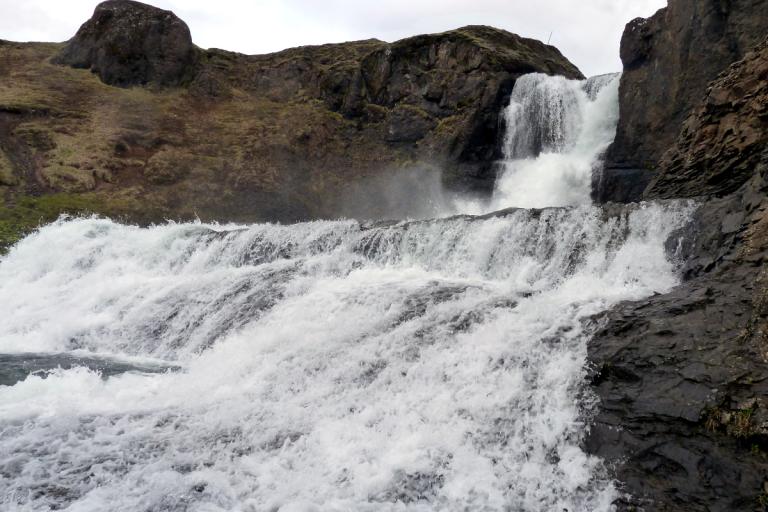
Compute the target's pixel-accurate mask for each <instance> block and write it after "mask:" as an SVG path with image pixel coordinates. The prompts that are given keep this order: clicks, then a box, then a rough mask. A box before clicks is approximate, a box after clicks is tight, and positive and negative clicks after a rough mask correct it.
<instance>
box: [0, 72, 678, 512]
mask: <svg viewBox="0 0 768 512" xmlns="http://www.w3.org/2000/svg"><path fill="white" fill-rule="evenodd" d="M616 86H617V81H616V80H615V77H612V76H608V77H599V78H596V79H592V80H589V81H584V82H573V81H567V80H564V79H561V78H553V77H544V76H542V75H530V76H526V77H523V78H522V79H520V80H519V81H518V83H517V86H516V88H515V91H514V93H513V95H512V99H511V102H510V106H509V108H508V110H507V112H506V117H507V119H508V123H509V124H508V128H507V131H508V133H507V137H506V142H505V146H506V161H505V164H504V167H505V169H504V171H503V173H502V174H501V175H500V177H499V180H498V183H497V190H496V192H495V194H494V197H493V199H492V204H493V207H494V209H501V208H506V207H510V206H517V207H525V208H530V207H544V206H559V207H560V208H546V209H543V210H526V209H510V210H505V211H502V212H499V213H496V214H490V215H485V216H480V217H477V216H469V215H458V216H454V217H449V218H442V219H433V220H423V221H401V222H386V223H385V222H379V223H362V222H358V221H354V220H338V221H316V222H309V223H302V224H296V225H272V224H259V225H207V224H202V223H188V224H172V223H171V224H167V225H161V226H155V227H150V228H139V227H135V226H128V225H122V224H119V223H116V222H113V221H112V220H109V219H102V218H81V219H60V220H59V221H57V222H55V223H53V224H50V225H47V226H45V227H43V228H41V229H39V230H38V231H37V232H36V233H33V234H32V235H30V236H28V237H27V238H26V239H24V240H23V241H21V242H20V243H18V244H17V245H16V246H15V247H13V248H12V249H11V251H10V252H9V253H8V254H7V255H6V256H3V257H2V259H1V260H0V305H1V306H2V314H3V321H2V322H0V384H2V385H0V475H1V476H2V478H0V508H1V509H3V510H12V511H13V510H20V511H21V510H23V511H27V510H51V509H63V508H66V507H69V508H68V510H73V511H76V512H80V511H105V510H120V511H129V510H131V511H133V510H136V511H158V512H159V511H182V510H183V511H200V512H212V511H254V512H256V511H281V512H305V511H410V510H412V511H438V510H440V511H464V510H471V511H483V510H488V511H562V510H568V511H571V512H573V511H605V510H610V509H611V506H612V505H611V504H612V502H613V501H614V500H615V499H616V498H617V497H618V490H617V487H616V485H615V484H614V483H613V482H612V481H611V479H610V477H609V475H608V474H607V472H606V471H605V469H604V468H603V467H602V465H601V461H600V460H599V459H596V458H594V457H592V456H589V455H587V454H586V453H585V452H584V451H583V450H582V448H581V441H582V440H583V437H584V434H585V431H586V429H587V428H588V425H589V421H590V417H591V412H592V411H593V409H594V407H595V403H594V398H593V397H592V395H591V394H590V391H589V388H588V386H587V384H586V382H585V375H586V369H585V361H586V341H587V340H588V338H589V336H590V333H591V332H592V331H591V330H592V329H593V328H594V325H593V324H594V322H593V321H592V320H591V319H592V318H593V317H595V315H597V314H598V313H600V312H603V311H605V310H607V309H608V308H610V307H611V306H612V305H614V304H617V303H618V302H620V301H624V300H632V299H639V298H642V297H645V296H648V295H651V294H653V293H657V292H665V291H667V290H669V289H671V288H672V287H673V286H675V285H676V283H677V277H676V266H677V263H678V262H677V261H676V258H675V256H676V255H675V254H674V250H671V249H670V247H675V245H676V244H675V243H674V242H675V240H674V239H672V238H673V237H675V236H678V235H676V233H678V232H680V231H681V230H680V228H682V227H683V226H684V225H685V224H686V223H687V221H688V217H689V215H690V213H691V210H692V206H691V205H689V204H683V203H673V202H668V203H658V204H643V205H632V206H627V207H625V208H615V209H612V210H611V211H610V212H608V211H603V210H602V209H600V208H598V207H595V206H592V205H591V204H590V200H589V179H590V177H591V172H592V168H593V166H594V164H595V162H596V161H597V159H599V156H600V153H602V151H604V150H605V147H606V146H607V144H609V143H610V140H611V138H612V136H613V134H612V131H613V130H614V129H615V121H616V120H615V110H616V108H617V106H616V92H615V88H616ZM670 251H671V252H670Z"/></svg>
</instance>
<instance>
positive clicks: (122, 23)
mask: <svg viewBox="0 0 768 512" xmlns="http://www.w3.org/2000/svg"><path fill="white" fill-rule="evenodd" d="M195 59H196V51H195V47H194V45H193V44H192V37H191V35H190V33H189V28H188V27H187V24H186V23H184V22H183V21H182V20H180V19H179V18H177V17H176V15H175V14H173V13H172V12H171V11H165V10H162V9H158V8H156V7H153V6H151V5H146V4H143V3H140V2H134V1H131V0H108V1H106V2H102V3H100V4H99V5H98V6H97V7H96V10H95V11H94V13H93V17H91V19H90V20H88V21H86V22H85V23H84V24H83V26H82V27H80V30H78V31H77V34H75V37H73V38H72V39H71V40H70V41H69V42H68V43H67V45H66V46H65V47H64V48H63V49H62V51H61V52H60V53H59V54H58V55H57V56H56V57H55V59H54V62H56V63H59V64H65V65H69V66H74V67H78V68H88V69H91V70H92V71H93V72H94V73H96V74H97V75H99V77H100V78H101V80H102V81H103V82H104V83H107V84H110V85H116V86H120V87H127V86H131V85H146V84H157V85H161V86H173V85H179V84H180V83H182V82H183V81H185V80H187V79H189V78H190V77H191V73H192V69H193V65H194V63H195Z"/></svg>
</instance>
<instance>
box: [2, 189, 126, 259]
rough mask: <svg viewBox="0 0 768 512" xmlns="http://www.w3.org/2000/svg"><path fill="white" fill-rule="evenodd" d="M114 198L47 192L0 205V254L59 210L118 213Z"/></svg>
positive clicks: (43, 223)
mask: <svg viewBox="0 0 768 512" xmlns="http://www.w3.org/2000/svg"><path fill="white" fill-rule="evenodd" d="M114 202H115V201H114V199H112V200H110V201H109V203H110V204H109V205H108V204H107V201H106V200H105V199H104V198H102V197H99V196H97V195H95V194H63V193H62V194H50V195H45V196H40V197H32V196H21V197H19V198H18V200H17V201H16V204H15V205H14V206H7V205H2V206H0V254H2V253H5V252H6V251H7V250H8V249H9V248H10V247H11V246H12V245H13V244H15V243H16V242H18V241H19V240H21V239H22V238H24V237H25V236H26V235H28V234H29V233H31V232H32V231H34V230H35V229H37V228H38V227H40V226H42V225H45V224H47V223H49V222H53V221H54V220H56V219H57V218H58V217H59V216H60V215H61V214H63V213H67V214H71V215H87V214H92V213H103V214H109V213H110V212H114V213H117V212H118V211H119V210H118V209H116V207H115V204H114Z"/></svg>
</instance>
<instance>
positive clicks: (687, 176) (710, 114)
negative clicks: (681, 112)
mask: <svg viewBox="0 0 768 512" xmlns="http://www.w3.org/2000/svg"><path fill="white" fill-rule="evenodd" d="M766 146H768V40H766V41H764V42H763V43H762V44H761V45H759V46H758V47H757V48H755V49H754V50H753V51H752V52H750V53H748V54H747V56H746V57H745V58H744V59H742V60H740V61H738V62H736V63H734V64H732V65H731V67H730V68H729V69H728V70H727V71H725V72H723V73H722V74H721V75H720V77H718V79H717V80H715V81H714V82H713V83H712V84H710V86H709V88H708V89H707V93H706V97H705V98H704V101H703V102H702V103H701V104H700V105H699V106H698V107H697V108H696V110H694V112H693V113H692V114H691V116H690V117H689V118H688V120H687V121H686V122H685V125H684V126H683V130H682V131H681V133H680V135H679V136H678V138H677V142H676V143H675V145H674V146H673V147H672V148H670V149H669V151H667V152H666V153H665V155H664V157H663V158H662V160H661V162H660V163H659V170H658V173H657V174H656V177H655V179H654V181H653V183H652V184H651V186H650V187H649V189H648V191H647V193H646V197H648V198H656V197H662V198H664V197H692V196H704V195H717V196H723V195H726V194H729V193H731V192H733V191H735V190H736V189H738V188H739V187H740V186H741V185H743V184H744V183H745V182H746V181H747V180H748V179H749V178H750V177H751V176H752V173H753V172H754V170H755V167H756V166H757V164H758V163H759V162H760V155H761V151H762V150H763V148H765V147H766Z"/></svg>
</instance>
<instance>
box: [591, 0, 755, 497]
mask: <svg viewBox="0 0 768 512" xmlns="http://www.w3.org/2000/svg"><path fill="white" fill-rule="evenodd" d="M701 4H702V5H703V4H704V2H702V3H701ZM707 4H708V3H707ZM673 5H675V4H674V3H673V4H672V5H671V6H670V9H672V6H673ZM728 5H729V6H730V7H731V8H737V7H738V8H742V9H745V10H746V9H748V8H749V9H752V8H755V7H757V6H759V5H762V3H761V2H750V3H739V2H731V3H730V4H728ZM678 6H679V4H678ZM763 7H765V6H763ZM674 12H676V11H673V10H670V11H668V12H666V13H664V12H662V13H660V14H657V15H656V16H655V17H654V18H653V19H652V20H651V21H649V25H650V26H651V27H656V28H655V29H653V32H652V33H653V36H652V37H650V39H649V40H650V41H658V40H668V39H670V38H673V39H674V38H676V37H679V33H678V32H675V30H677V29H674V28H673V27H678V26H679V24H680V23H683V24H684V22H685V21H686V20H687V19H688V18H686V19H685V20H676V19H674V18H673V17H671V16H672V15H673V14H672V13H674ZM729 12H731V13H732V14H733V12H734V11H729ZM744 12H747V11H744ZM754 14H755V15H756V16H757V19H760V17H759V16H758V14H759V15H762V16H765V15H766V14H768V13H767V12H766V10H765V9H764V10H763V11H761V12H760V13H754ZM680 15H681V14H679V13H678V14H677V16H680ZM686 16H687V15H686ZM739 17H740V16H736V18H739ZM660 20H664V23H666V24H667V25H665V27H666V28H660V27H662V26H660V25H658V23H659V22H660ZM636 25H637V24H634V25H630V27H629V28H628V30H629V31H630V32H631V33H635V32H636V31H637V30H639V29H638V28H637V26H636ZM750 27H751V25H750ZM742 29H743V30H748V29H747V28H744V27H742ZM750 30H751V28H750ZM670 31H671V33H670ZM760 32H761V33H762V36H763V37H764V36H765V31H764V27H763V29H762V30H761V31H760ZM741 35H742V37H744V38H746V35H747V34H741ZM632 37H635V35H632V34H630V36H629V38H630V39H631V38H632ZM626 40H628V38H627V37H625V41H626ZM698 42H700V39H698V38H694V37H691V38H689V39H688V40H687V42H686V43H685V45H684V46H681V47H679V53H680V54H684V55H687V56H689V57H688V58H687V61H686V62H688V64H687V65H688V66H698V65H699V64H698V62H699V61H700V60H706V59H707V58H708V56H709V51H710V50H711V51H712V52H713V54H714V55H715V60H716V59H717V58H721V57H718V55H719V53H718V51H719V50H718V49H717V48H710V47H709V46H705V47H702V46H698ZM648 48H649V47H646V49H645V50H643V51H641V50H635V51H636V52H639V53H640V54H643V52H644V51H645V52H648V51H652V50H649V49H648ZM739 51H741V50H739ZM744 53H745V54H746V55H745V57H744V58H743V59H741V60H739V61H737V62H735V63H733V64H732V65H730V66H729V67H728V68H727V69H726V70H725V71H723V72H722V73H721V74H720V76H719V77H717V79H716V80H714V81H713V82H711V83H710V84H709V85H708V87H704V86H702V87H701V90H700V91H699V92H700V95H699V98H700V101H699V102H698V103H697V104H696V106H695V107H694V108H690V109H689V108H688V107H686V109H688V110H689V112H688V118H687V120H686V121H685V123H684V125H683V127H682V129H681V130H680V132H679V134H678V135H677V136H676V138H675V139H674V140H672V141H671V142H665V141H666V138H667V137H668V135H664V134H663V133H662V135H661V136H660V140H659V141H653V140H652V137H654V136H655V134H652V133H649V134H647V135H637V134H636V135H635V137H640V139H642V140H645V142H643V143H642V144H640V145H638V146H637V148H636V149H637V150H638V151H640V152H642V151H649V152H646V153H645V154H653V155H654V158H656V157H657V156H658V155H660V151H664V154H663V156H662V157H661V158H660V161H659V163H658V167H657V170H656V172H655V173H654V174H653V175H652V176H653V179H652V181H651V183H650V185H649V186H648V188H647V189H646V190H645V192H644V195H641V194H639V193H637V192H635V194H636V195H634V196H633V197H632V198H634V199H638V198H640V197H644V198H646V199H658V198H670V199H673V198H693V197H695V198H697V200H698V201H699V204H700V206H699V208H698V212H697V214H696V216H695V218H694V221H693V222H692V224H691V226H690V227H689V228H688V230H687V233H686V239H687V242H686V244H685V245H684V246H683V247H670V248H669V250H670V255H671V256H674V255H676V256H677V257H679V258H681V259H682V260H684V261H685V262H686V263H685V266H684V267H683V269H682V273H683V283H682V285H681V286H679V287H678V288H676V289H675V290H673V291H672V292H670V293H668V294H663V295H659V296H655V297H651V298H648V299H646V300H643V301H640V302H635V303H628V304H624V305H622V306H620V307H619V308H617V309H616V310H615V311H613V312H612V313H610V314H609V315H608V316H607V318H603V319H601V320H600V324H599V325H600V327H599V328H598V329H597V332H596V335H595V336H594V338H593V339H592V340H591V341H590V343H589V358H590V360H591V361H592V363H593V364H594V373H593V381H592V384H593V386H594V389H595V390H596V391H597V393H598V395H599V396H600V398H601V402H602V407H601V410H600V412H599V414H598V415H597V417H596V418H595V423H594V426H593V429H592V431H591V434H590V437H589V439H588V442H587V448H588V449H589V450H590V451H592V452H594V453H597V454H599V455H601V456H603V457H605V458H606V460H607V462H608V463H609V465H610V466H611V467H612V468H614V470H615V475H616V477H617V478H618V479H619V480H620V481H621V482H623V484H624V486H625V489H626V490H627V491H628V493H629V494H630V495H631V496H632V498H628V499H627V501H626V502H625V503H622V504H621V506H620V509H621V510H636V509H637V508H643V509H646V510H661V511H692V510H693V511H697V510H701V511H705V510H706V511H709V510H764V509H765V507H766V506H768V401H766V397H768V274H766V271H765V264H766V261H768V110H766V109H767V108H768V42H763V43H762V44H760V45H758V46H757V47H755V48H754V49H753V50H752V51H745V52H744ZM694 55H697V56H696V57H695V58H694V57H693V56H694ZM625 62H627V61H626V60H625ZM629 64H630V65H631V64H632V62H631V61H630V62H629ZM704 66H705V69H706V65H704ZM680 73H681V74H680V76H683V77H685V76H692V75H693V76H697V75H698V73H699V72H698V70H697V69H687V68H686V69H684V70H682V71H681V72H680ZM629 76H630V79H631V77H632V73H631V72H630V75H629ZM646 78H647V79H649V80H650V78H651V77H650V75H649V76H647V77H646ZM671 78H672V80H669V81H666V83H670V82H672V83H674V84H676V83H677V82H678V81H679V79H678V77H677V76H676V75H674V76H672V77H671ZM655 80H656V82H657V83H656V84H655V85H647V84H646V85H643V86H642V87H648V88H649V90H652V91H653V90H658V88H661V87H662V83H664V82H662V79H661V78H660V77H658V76H657V77H656V79H655ZM622 85H624V84H622ZM675 87H676V86H675V85H669V88H670V91H669V92H668V94H672V92H673V91H674V90H675ZM686 87H688V86H686ZM625 92H626V91H625ZM636 99H637V100H638V101H640V100H639V99H638V98H636ZM622 101H625V98H623V99H622ZM646 101H651V102H653V101H654V100H653V99H651V100H646ZM657 108H659V109H661V110H660V112H661V113H660V114H659V113H657V114H656V115H657V117H658V118H659V119H661V118H667V119H672V118H674V117H675V116H677V115H680V114H681V113H682V112H683V110H681V109H682V106H681V104H680V103H676V102H675V101H674V100H673V99H670V103H669V104H668V110H667V111H664V110H663V108H662V106H661V105H657ZM625 114H626V110H624V111H623V112H622V115H625ZM622 123H625V130H624V135H625V136H626V135H627V133H629V132H628V131H627V130H626V124H627V123H628V120H627V119H623V121H622ZM638 126H640V121H638ZM660 133H661V132H660ZM625 141H626V139H625ZM664 144H668V145H667V147H665V146H664ZM649 148H652V149H649ZM614 176H616V175H614ZM614 184H615V189H614V192H613V193H612V195H611V197H613V198H615V197H616V192H617V191H621V190H622V189H624V190H626V188H631V187H633V186H635V184H636V181H635V180H629V181H626V180H623V179H622V177H621V175H618V179H616V180H615V182H614ZM632 198H630V199H632Z"/></svg>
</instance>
